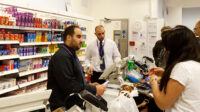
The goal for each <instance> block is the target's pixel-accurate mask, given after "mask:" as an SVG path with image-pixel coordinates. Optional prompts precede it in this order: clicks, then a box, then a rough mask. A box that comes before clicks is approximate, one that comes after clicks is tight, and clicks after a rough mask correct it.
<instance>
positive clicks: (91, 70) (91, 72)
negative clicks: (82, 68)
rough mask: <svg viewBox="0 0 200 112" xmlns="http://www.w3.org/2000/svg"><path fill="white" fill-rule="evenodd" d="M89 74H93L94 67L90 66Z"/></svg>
mask: <svg viewBox="0 0 200 112" xmlns="http://www.w3.org/2000/svg"><path fill="white" fill-rule="evenodd" d="M88 75H90V76H91V75H93V69H92V67H88Z"/></svg>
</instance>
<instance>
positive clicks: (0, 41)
mask: <svg viewBox="0 0 200 112" xmlns="http://www.w3.org/2000/svg"><path fill="white" fill-rule="evenodd" d="M2 44H19V41H15V40H6V41H4V40H0V45H2Z"/></svg>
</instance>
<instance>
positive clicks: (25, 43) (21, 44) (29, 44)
mask: <svg viewBox="0 0 200 112" xmlns="http://www.w3.org/2000/svg"><path fill="white" fill-rule="evenodd" d="M49 44H51V42H24V43H20V44H19V45H20V46H33V45H49Z"/></svg>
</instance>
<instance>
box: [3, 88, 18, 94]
mask: <svg viewBox="0 0 200 112" xmlns="http://www.w3.org/2000/svg"><path fill="white" fill-rule="evenodd" d="M17 89H19V87H18V86H14V87H11V88H8V89H4V90H0V95H1V94H5V93H8V92H11V91H14V90H17Z"/></svg>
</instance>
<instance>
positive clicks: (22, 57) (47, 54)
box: [19, 53, 51, 60]
mask: <svg viewBox="0 0 200 112" xmlns="http://www.w3.org/2000/svg"><path fill="white" fill-rule="evenodd" d="M47 56H51V54H50V53H46V54H42V53H41V54H36V55H31V56H20V57H19V58H20V60H25V59H32V58H41V57H47Z"/></svg>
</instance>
